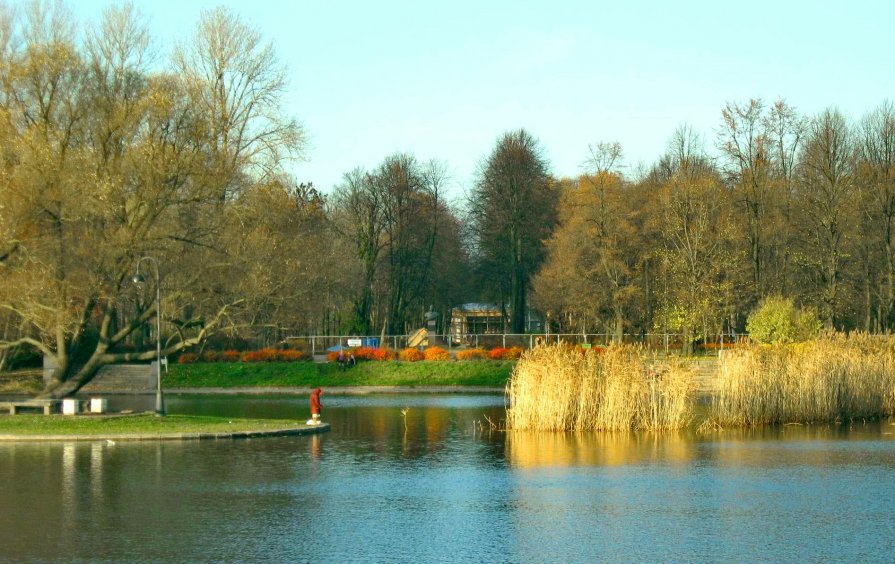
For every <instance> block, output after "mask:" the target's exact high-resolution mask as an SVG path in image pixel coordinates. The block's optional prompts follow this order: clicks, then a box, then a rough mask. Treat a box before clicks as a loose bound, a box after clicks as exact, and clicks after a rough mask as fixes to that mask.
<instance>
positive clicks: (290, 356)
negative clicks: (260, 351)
mask: <svg viewBox="0 0 895 564" xmlns="http://www.w3.org/2000/svg"><path fill="white" fill-rule="evenodd" d="M277 360H279V361H282V362H298V361H301V360H311V357H310V355H308V354H307V353H305V352H302V351H297V350H294V349H281V350H279V351H277Z"/></svg>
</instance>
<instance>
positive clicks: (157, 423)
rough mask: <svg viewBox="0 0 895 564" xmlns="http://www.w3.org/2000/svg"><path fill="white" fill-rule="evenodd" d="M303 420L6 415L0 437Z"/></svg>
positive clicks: (283, 424)
mask: <svg viewBox="0 0 895 564" xmlns="http://www.w3.org/2000/svg"><path fill="white" fill-rule="evenodd" d="M303 425H304V421H293V420H281V419H239V418H226V417H208V416H197V415H166V416H164V417H157V416H156V415H154V414H139V415H127V416H115V417H108V416H95V415H79V416H68V415H29V414H23V415H5V416H0V435H98V436H102V435H155V434H158V435H163V434H172V433H178V434H179V433H241V432H254V431H272V430H275V429H292V428H295V427H300V426H303Z"/></svg>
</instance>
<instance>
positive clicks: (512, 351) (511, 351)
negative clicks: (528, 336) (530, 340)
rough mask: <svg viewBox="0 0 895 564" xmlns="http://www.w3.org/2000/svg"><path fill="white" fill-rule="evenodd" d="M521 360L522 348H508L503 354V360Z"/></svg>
mask: <svg viewBox="0 0 895 564" xmlns="http://www.w3.org/2000/svg"><path fill="white" fill-rule="evenodd" d="M520 358H522V347H510V348H508V349H507V350H506V352H504V353H503V359H504V360H519V359H520Z"/></svg>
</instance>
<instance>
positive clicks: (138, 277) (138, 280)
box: [131, 272, 146, 284]
mask: <svg viewBox="0 0 895 564" xmlns="http://www.w3.org/2000/svg"><path fill="white" fill-rule="evenodd" d="M131 280H132V281H133V283H134V284H145V283H146V279H145V278H143V275H142V274H140V273H139V272H138V273H136V274H134V275H133V277H131Z"/></svg>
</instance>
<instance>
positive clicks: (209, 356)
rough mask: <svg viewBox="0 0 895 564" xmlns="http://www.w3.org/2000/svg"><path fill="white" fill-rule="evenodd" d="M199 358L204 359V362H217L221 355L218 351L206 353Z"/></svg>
mask: <svg viewBox="0 0 895 564" xmlns="http://www.w3.org/2000/svg"><path fill="white" fill-rule="evenodd" d="M199 358H200V359H202V362H217V361H218V360H219V355H218V352H217V351H204V352H203V353H202V355H201V356H200V357H199Z"/></svg>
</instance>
